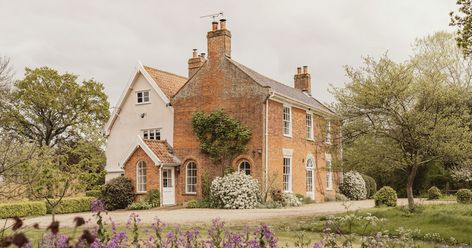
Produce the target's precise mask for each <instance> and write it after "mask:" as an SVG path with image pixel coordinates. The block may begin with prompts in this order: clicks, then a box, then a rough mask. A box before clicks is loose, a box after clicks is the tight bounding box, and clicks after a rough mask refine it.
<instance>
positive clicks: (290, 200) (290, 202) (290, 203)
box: [284, 193, 302, 207]
mask: <svg viewBox="0 0 472 248" xmlns="http://www.w3.org/2000/svg"><path fill="white" fill-rule="evenodd" d="M301 205H302V202H301V201H300V198H298V197H297V196H296V195H295V194H292V193H284V206H286V207H298V206H301Z"/></svg>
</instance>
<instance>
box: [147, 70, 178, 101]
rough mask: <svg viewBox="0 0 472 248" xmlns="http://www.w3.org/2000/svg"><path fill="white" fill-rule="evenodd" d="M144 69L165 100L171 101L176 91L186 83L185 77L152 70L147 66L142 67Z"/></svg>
mask: <svg viewBox="0 0 472 248" xmlns="http://www.w3.org/2000/svg"><path fill="white" fill-rule="evenodd" d="M144 69H145V70H146V71H147V73H149V75H150V76H151V77H152V79H154V81H155V82H156V84H157V86H159V88H161V90H162V91H163V92H164V94H165V95H166V96H167V98H169V99H171V98H172V97H173V96H174V95H175V93H177V91H178V90H179V89H180V88H182V86H184V84H185V82H187V78H186V77H182V76H179V75H176V74H173V73H170V72H166V71H161V70H158V69H154V68H152V67H149V66H144Z"/></svg>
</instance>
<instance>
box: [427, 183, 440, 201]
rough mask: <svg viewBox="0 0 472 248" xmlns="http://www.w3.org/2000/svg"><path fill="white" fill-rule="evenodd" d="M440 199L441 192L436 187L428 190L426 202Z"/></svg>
mask: <svg viewBox="0 0 472 248" xmlns="http://www.w3.org/2000/svg"><path fill="white" fill-rule="evenodd" d="M439 198H441V190H439V189H438V187H436V186H433V187H431V188H429V189H428V200H437V199H439Z"/></svg>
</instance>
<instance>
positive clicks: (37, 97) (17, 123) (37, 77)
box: [0, 67, 109, 147]
mask: <svg viewBox="0 0 472 248" xmlns="http://www.w3.org/2000/svg"><path fill="white" fill-rule="evenodd" d="M76 81H77V76H76V75H73V74H70V73H65V74H59V73H58V72H57V71H56V70H53V69H50V68H47V67H41V68H37V69H33V70H32V69H28V68H26V73H25V78H24V79H23V80H19V81H17V82H16V83H15V84H14V88H13V89H12V90H11V94H10V97H9V99H8V103H7V104H5V107H4V108H2V109H1V110H0V111H1V112H0V123H1V124H0V125H1V128H3V129H4V130H6V131H10V132H14V133H16V134H19V135H21V136H23V137H25V138H27V139H30V140H32V141H34V142H35V143H36V144H38V146H43V145H45V146H49V147H57V146H58V145H61V144H64V143H65V142H67V141H70V140H87V138H88V137H89V135H90V134H91V133H94V132H99V131H100V130H101V127H102V126H103V124H104V123H105V121H106V120H107V119H108V117H109V111H108V108H109V104H108V101H107V96H106V94H105V92H104V88H103V85H102V84H100V83H98V82H95V81H94V80H87V81H84V82H82V83H81V84H79V83H77V82H76Z"/></svg>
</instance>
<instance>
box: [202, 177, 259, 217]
mask: <svg viewBox="0 0 472 248" xmlns="http://www.w3.org/2000/svg"><path fill="white" fill-rule="evenodd" d="M259 202H260V191H259V184H258V182H257V180H256V179H253V178H252V177H251V176H250V175H246V174H245V173H242V172H235V173H232V174H229V175H226V176H224V177H217V178H215V179H214V180H213V182H212V183H211V188H210V204H211V206H212V207H215V208H231V209H245V208H255V207H256V206H257V205H258V204H259Z"/></svg>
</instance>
